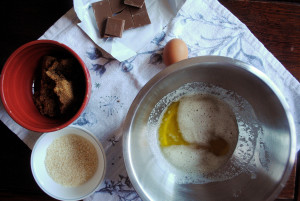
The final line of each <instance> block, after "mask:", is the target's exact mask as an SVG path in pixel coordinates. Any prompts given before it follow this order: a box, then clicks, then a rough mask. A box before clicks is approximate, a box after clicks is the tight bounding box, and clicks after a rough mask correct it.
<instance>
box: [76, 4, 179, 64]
mask: <svg viewBox="0 0 300 201" xmlns="http://www.w3.org/2000/svg"><path fill="white" fill-rule="evenodd" d="M97 1H99V0H87V1H86V0H74V1H73V2H74V10H75V12H76V14H77V16H78V18H79V19H80V20H81V22H80V23H78V26H79V27H80V28H81V29H82V30H83V31H84V32H85V33H86V34H87V35H88V36H89V37H90V38H91V39H92V40H93V41H94V42H95V43H96V44H97V45H98V46H99V47H101V48H102V49H104V50H105V51H106V52H108V53H109V54H111V55H112V56H113V57H114V58H116V59H117V60H119V61H124V60H126V59H129V58H130V57H133V56H135V55H136V54H137V52H138V51H139V50H140V49H141V48H143V47H144V46H145V45H146V44H147V43H149V41H151V39H152V38H153V37H154V36H155V35H156V34H157V33H158V32H159V31H160V30H162V29H163V27H165V26H166V25H167V24H168V23H169V21H170V20H171V19H172V18H173V17H175V15H176V14H177V12H178V10H179V9H180V8H181V6H182V5H183V3H184V2H185V0H145V4H146V8H147V10H148V14H149V18H150V20H151V24H149V25H146V26H143V27H139V28H135V29H130V30H126V31H124V32H123V35H122V38H117V37H114V38H100V36H99V31H98V28H97V24H96V20H95V16H94V12H93V8H92V7H91V4H92V3H94V2H97Z"/></svg>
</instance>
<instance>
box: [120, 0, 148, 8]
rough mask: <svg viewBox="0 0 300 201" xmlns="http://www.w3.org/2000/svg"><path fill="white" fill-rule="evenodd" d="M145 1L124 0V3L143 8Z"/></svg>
mask: <svg viewBox="0 0 300 201" xmlns="http://www.w3.org/2000/svg"><path fill="white" fill-rule="evenodd" d="M144 3H145V1H144V0H124V4H126V5H129V6H133V7H137V8H141V7H142V6H143V4H144Z"/></svg>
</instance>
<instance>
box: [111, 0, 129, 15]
mask: <svg viewBox="0 0 300 201" xmlns="http://www.w3.org/2000/svg"><path fill="white" fill-rule="evenodd" d="M109 3H110V8H111V12H112V13H113V14H115V13H119V12H121V11H122V10H124V9H125V8H126V7H127V6H126V5H125V4H124V0H109Z"/></svg>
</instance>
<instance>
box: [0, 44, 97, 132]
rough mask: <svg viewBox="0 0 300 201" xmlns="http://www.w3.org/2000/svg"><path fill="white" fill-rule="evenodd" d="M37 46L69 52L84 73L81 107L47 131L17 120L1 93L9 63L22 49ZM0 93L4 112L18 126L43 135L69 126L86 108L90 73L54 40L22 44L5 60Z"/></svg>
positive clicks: (67, 48)
mask: <svg viewBox="0 0 300 201" xmlns="http://www.w3.org/2000/svg"><path fill="white" fill-rule="evenodd" d="M39 44H51V45H54V46H57V47H60V48H62V49H64V50H66V51H67V52H69V53H70V54H71V55H72V56H74V58H75V59H76V60H77V61H78V62H79V64H80V66H81V69H82V70H83V72H84V77H85V85H86V92H85V95H84V96H85V98H84V99H83V102H82V105H81V106H80V108H79V109H78V111H77V112H76V113H75V115H74V116H73V117H72V118H70V119H69V120H68V121H66V122H64V123H62V124H61V125H59V126H57V127H53V128H49V129H45V128H35V127H32V126H28V125H27V124H26V123H24V122H23V121H22V120H21V119H19V118H18V117H17V116H16V115H15V114H14V113H13V112H12V111H11V110H10V107H9V106H8V104H7V102H6V97H5V94H4V93H3V91H4V90H3V88H4V87H5V84H4V79H5V74H6V71H7V70H8V68H9V65H10V63H11V61H12V60H13V59H15V57H16V56H17V55H18V54H19V53H20V52H22V51H23V50H24V49H26V48H28V47H30V46H33V45H39ZM0 93H1V96H0V97H1V101H2V104H3V106H4V108H5V110H6V112H7V113H8V115H9V116H10V117H11V118H12V119H13V120H14V121H15V122H16V123H17V124H19V125H21V126H22V127H24V128H26V129H28V130H31V131H35V132H41V133H45V132H53V131H57V130H59V129H62V128H65V127H67V126H68V125H70V124H71V123H72V122H73V121H74V120H76V119H77V118H78V117H79V116H80V115H81V113H82V111H83V110H84V108H85V107H86V105H87V104H88V101H89V99H90V95H91V77H90V73H89V71H88V68H87V66H86V65H85V63H84V62H83V60H82V59H81V58H80V57H79V55H78V54H77V53H76V52H75V51H74V50H72V49H71V48H70V47H69V46H67V45H65V44H63V43H60V42H58V41H54V40H34V41H31V42H28V43H25V44H23V45H22V46H20V47H19V48H17V49H16V50H15V51H14V52H13V53H12V54H11V55H10V56H9V57H8V59H7V60H6V62H5V64H4V66H3V69H2V71H1V75H0Z"/></svg>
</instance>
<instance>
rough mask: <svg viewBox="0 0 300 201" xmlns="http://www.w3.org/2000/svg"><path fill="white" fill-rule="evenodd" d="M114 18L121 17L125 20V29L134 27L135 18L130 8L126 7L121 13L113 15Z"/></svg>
mask: <svg viewBox="0 0 300 201" xmlns="http://www.w3.org/2000/svg"><path fill="white" fill-rule="evenodd" d="M113 18H119V19H123V20H125V26H124V30H127V29H131V28H134V24H133V20H132V17H131V13H130V10H129V8H128V7H127V8H125V9H124V10H123V11H122V12H121V13H119V14H117V15H115V16H113Z"/></svg>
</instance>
